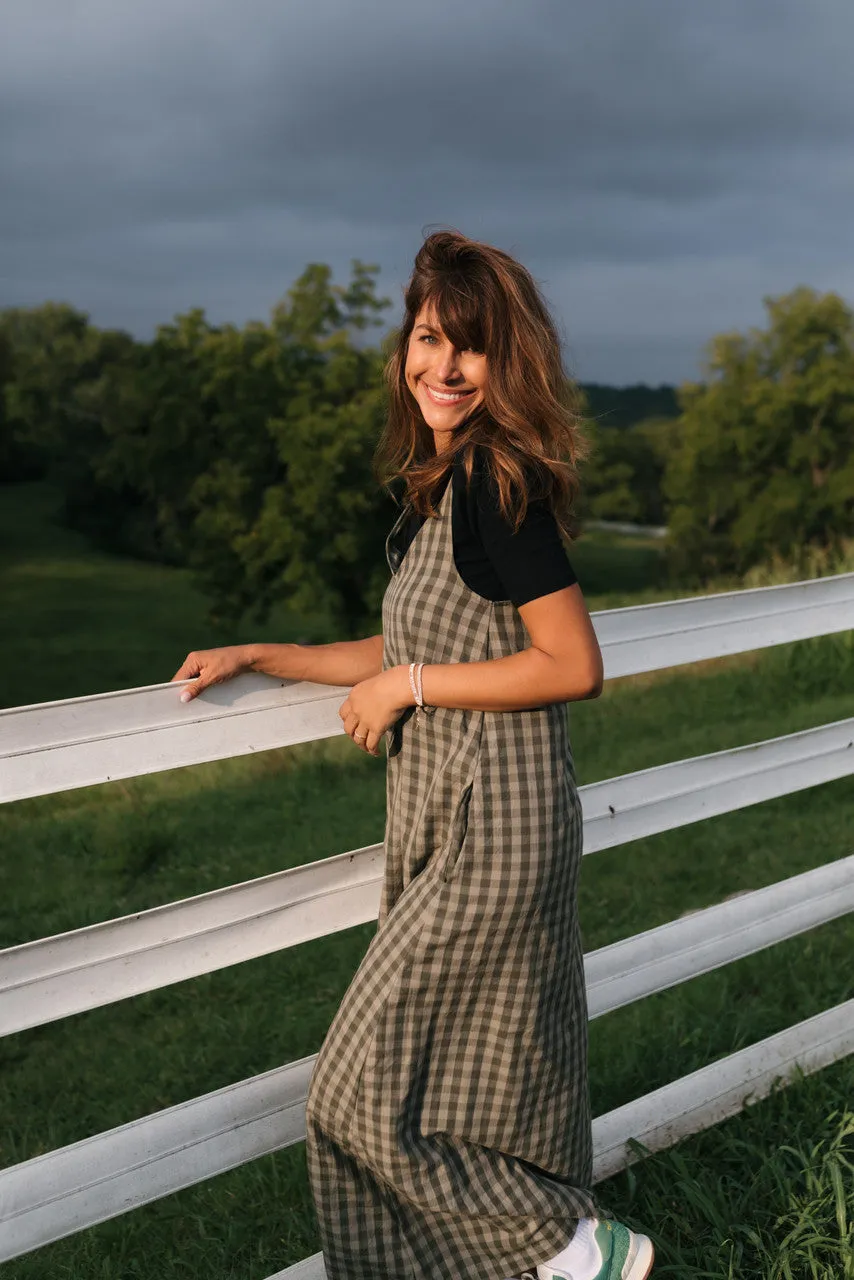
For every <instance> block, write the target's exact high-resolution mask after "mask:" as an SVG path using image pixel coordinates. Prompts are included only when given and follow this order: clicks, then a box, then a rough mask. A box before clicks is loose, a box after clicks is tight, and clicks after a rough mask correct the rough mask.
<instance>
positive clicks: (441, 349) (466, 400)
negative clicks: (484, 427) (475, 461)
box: [404, 303, 486, 453]
mask: <svg viewBox="0 0 854 1280" xmlns="http://www.w3.org/2000/svg"><path fill="white" fill-rule="evenodd" d="M404 374H405V377H406V385H407V386H408V387H409V390H410V391H411V392H412V394H413V395H414V397H415V399H416V401H417V402H418V407H419V409H420V410H421V413H422V414H423V417H424V421H425V422H426V423H427V426H428V427H431V428H432V430H433V433H434V435H435V437H436V452H437V453H441V452H442V450H443V449H445V448H446V447H447V446H448V445H449V444H450V442H451V437H452V435H453V433H454V430H455V429H456V428H457V427H459V426H460V425H461V424H462V423H463V422H464V421H465V419H466V418H467V417H468V415H469V414H470V413H471V411H472V409H474V408H476V406H477V405H479V404H482V403H483V392H484V387H485V386H486V356H485V355H483V354H482V353H481V352H478V351H458V350H457V348H456V347H455V346H454V345H453V343H452V342H451V341H450V339H449V338H446V337H445V335H444V333H443V332H442V329H441V327H440V325H439V319H438V317H437V315H436V313H435V309H434V308H433V306H432V304H431V303H427V304H426V305H425V306H423V307H422V308H421V310H420V311H419V312H418V315H417V316H416V317H415V326H414V328H413V330H412V334H411V336H410V339H409V346H408V347H407V349H406V366H405V369H404Z"/></svg>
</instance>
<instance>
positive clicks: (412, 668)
mask: <svg viewBox="0 0 854 1280" xmlns="http://www.w3.org/2000/svg"><path fill="white" fill-rule="evenodd" d="M423 667H424V663H423V662H410V664H409V687H410V689H411V690H412V696H413V698H414V699H415V722H416V724H420V722H421V713H422V712H423V710H424V693H423V689H422V684H421V672H422V670H423Z"/></svg>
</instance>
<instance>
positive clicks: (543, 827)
mask: <svg viewBox="0 0 854 1280" xmlns="http://www.w3.org/2000/svg"><path fill="white" fill-rule="evenodd" d="M386 374H387V378H388V384H389V391H390V402H389V417H388V423H387V426H386V430H385V433H384V435H383V438H382V440H381V441H380V444H379V448H378V455H377V456H378V462H379V464H380V468H381V469H382V470H384V471H385V478H386V480H387V481H391V480H393V479H395V478H402V479H403V480H404V482H405V494H404V503H403V509H402V511H401V513H400V516H399V518H398V520H397V521H396V523H395V525H394V527H393V528H392V530H391V531H390V532H389V535H388V538H387V539H386V547H385V550H386V558H387V561H388V566H389V569H390V570H391V580H390V582H389V584H388V587H387V588H386V592H385V595H384V597H383V607H382V621H383V628H382V634H381V635H379V636H370V637H367V638H366V639H364V640H357V641H350V642H342V643H339V644H332V645H305V646H301V645H250V646H246V647H245V648H241V647H236V648H234V649H220V650H213V651H208V652H203V653H194V654H190V655H189V657H188V658H187V660H186V661H185V663H184V665H183V666H182V667H181V669H180V670H179V671H178V672H177V673H176V677H175V678H176V679H188V678H191V677H197V679H196V683H195V685H193V686H187V687H186V688H185V689H184V691H183V693H182V697H184V698H192V697H194V696H196V694H197V693H198V691H199V690H200V689H203V688H205V687H207V686H208V685H210V684H212V683H215V682H217V681H219V680H224V679H229V678H230V677H231V676H233V675H236V674H237V672H238V671H240V670H245V669H246V668H247V667H249V668H252V669H255V670H261V671H266V672H269V673H270V674H273V675H277V676H280V677H284V678H286V679H302V680H311V681H317V682H320V683H326V684H333V685H346V686H349V687H350V693H349V695H348V697H347V698H346V700H345V701H344V702H343V704H342V705H341V707H340V709H339V715H340V716H341V719H342V721H343V724H344V729H345V730H346V732H347V733H348V734H349V736H350V737H351V738H352V739H353V742H354V743H355V744H356V745H357V746H358V747H359V748H360V749H361V750H363V751H367V752H370V753H371V754H373V755H378V754H379V745H380V743H381V742H382V741H383V740H384V739H385V742H386V746H387V762H386V782H387V793H386V795H387V814H386V830H385V873H384V884H383V893H382V899H381V904H380V911H379V927H378V930H377V933H376V935H375V937H374V939H373V940H372V942H371V945H370V947H369V948H368V952H367V954H366V956H365V958H364V960H363V962H362V964H361V965H360V966H359V969H358V972H357V973H356V975H355V977H354V979H353V981H352V983H351V985H350V987H349V988H348V990H347V992H346V994H345V996H344V999H343V1001H342V1003H341V1007H340V1008H339V1010H338V1012H337V1013H336V1015H335V1018H334V1020H333V1022H332V1025H331V1027H330V1028H329V1032H328V1034H327V1036H326V1039H325V1040H324V1043H323V1046H322V1048H321V1050H320V1053H319V1054H318V1056H317V1060H316V1063H315V1067H314V1071H313V1073H312V1078H311V1084H310V1088H309V1094H308V1100H307V1105H306V1149H307V1156H308V1168H309V1175H310V1178H311V1187H312V1193H313V1196H314V1201H315V1206H316V1209H317V1217H318V1225H319V1230H320V1236H321V1242H322V1245H323V1253H324V1262H325V1266H326V1274H327V1276H328V1277H329V1280H404V1278H406V1280H448V1277H451V1276H454V1277H456V1276H459V1277H461V1278H462V1277H464V1278H465V1280H474V1277H476V1276H477V1277H484V1278H485V1277H487V1276H488V1277H490V1280H500V1278H501V1277H503V1276H504V1275H505V1273H506V1271H508V1270H510V1269H516V1268H521V1267H524V1266H529V1267H533V1268H535V1269H536V1275H534V1272H533V1271H531V1272H527V1273H524V1274H526V1275H529V1276H532V1277H534V1280H555V1278H556V1277H558V1278H565V1277H571V1278H572V1280H643V1278H644V1277H645V1276H646V1275H648V1273H649V1269H650V1267H651V1265H652V1246H651V1244H650V1241H649V1240H648V1239H647V1237H646V1236H641V1235H636V1234H634V1233H633V1232H630V1231H629V1230H628V1229H627V1228H625V1227H623V1226H621V1225H620V1224H619V1223H613V1222H604V1221H600V1220H599V1217H598V1216H597V1209H596V1204H595V1200H594V1197H593V1195H592V1192H591V1189H590V1183H591V1159H592V1157H591V1136H592V1135H591V1120H590V1111H589V1102H588V1090H587V1006H586V993H585V985H584V967H583V957H582V948H581V935H580V929H579V924H578V911H577V901H576V896H577V881H578V871H579V865H580V861H581V838H582V822H581V806H580V803H579V799H578V790H577V787H576V781H575V769H574V764H573V759H572V751H571V748H570V742H569V737H568V728H567V717H566V705H565V704H566V703H567V702H571V701H576V700H578V699H582V698H591V697H596V696H597V694H598V693H599V692H600V690H601V688H602V658H601V654H600V652H599V646H598V644H597V642H596V636H595V633H594V631H593V627H592V625H591V622H590V616H589V614H588V612H587V606H586V604H585V602H584V597H583V596H582V593H581V589H580V587H579V585H578V582H577V581H576V577H575V574H574V572H573V570H572V566H571V565H570V563H569V560H568V558H567V554H566V551H565V549H564V546H563V542H562V540H561V532H562V531H563V532H564V533H566V532H568V531H570V530H571V528H572V523H573V517H572V499H573V497H574V495H575V492H576V490H577V473H576V464H577V461H578V459H579V457H580V456H581V454H582V451H583V446H582V440H581V436H580V434H579V430H578V420H577V414H576V412H575V409H574V395H573V390H572V387H571V385H570V383H569V382H568V380H567V378H566V375H565V373H564V371H563V367H562V364H561V356H560V344H559V341H558V338H557V334H556V332H555V329H554V325H553V324H552V321H551V319H550V317H549V315H548V311H547V309H546V307H545V305H544V303H543V301H542V299H541V297H540V295H539V292H538V290H537V288H536V285H535V284H534V281H533V280H532V279H531V276H530V275H529V274H528V272H527V271H526V270H525V268H524V267H523V266H521V264H520V263H518V262H516V261H515V260H514V259H513V258H511V257H510V256H509V255H507V254H505V253H503V252H502V251H501V250H499V249H495V248H492V247H491V246H489V245H484V244H479V243H477V242H476V241H472V240H467V239H466V238H465V237H464V236H461V235H459V234H458V233H456V232H439V233H437V234H435V235H432V236H430V237H428V239H427V240H426V242H425V243H424V245H423V246H422V248H421V250H420V251H419V253H418V255H417V257H416V260H415V271H414V273H413V276H412V279H411V281H410V284H409V287H408V289H407V293H406V312H405V317H404V322H403V325H402V326H401V329H400V332H399V335H398V341H397V345H396V348H395V351H394V353H393V355H392V357H391V359H390V360H389V363H388V366H387V370H386ZM416 708H417V714H413V712H414V711H415V709H416ZM518 1274H519V1273H518V1271H516V1275H517V1276H518Z"/></svg>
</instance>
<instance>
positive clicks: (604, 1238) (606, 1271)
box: [594, 1221, 632, 1280]
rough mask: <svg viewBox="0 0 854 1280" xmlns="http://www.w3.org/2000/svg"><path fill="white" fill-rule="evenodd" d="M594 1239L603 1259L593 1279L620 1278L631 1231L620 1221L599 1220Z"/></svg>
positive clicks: (617, 1279) (628, 1247)
mask: <svg viewBox="0 0 854 1280" xmlns="http://www.w3.org/2000/svg"><path fill="white" fill-rule="evenodd" d="M594 1239H595V1241H596V1243H597V1244H598V1246H599V1248H600V1249H601V1250H602V1257H603V1259H604V1261H603V1263H602V1266H601V1267H600V1268H599V1271H598V1273H597V1275H596V1277H595V1280H620V1278H621V1276H622V1274H623V1267H624V1265H625V1262H626V1259H627V1258H628V1256H629V1249H630V1247H631V1242H632V1233H631V1232H630V1231H629V1229H628V1227H624V1226H623V1224H622V1223H621V1222H608V1221H605V1222H600V1223H599V1225H598V1227H597V1228H596V1231H595V1233H594Z"/></svg>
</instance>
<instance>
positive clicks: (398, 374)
mask: <svg viewBox="0 0 854 1280" xmlns="http://www.w3.org/2000/svg"><path fill="white" fill-rule="evenodd" d="M404 303H405V308H406V310H405V315H404V320H403V324H402V325H401V327H400V329H399V330H398V332H397V334H396V338H395V340H394V346H393V349H392V351H391V355H390V357H389V359H388V361H387V363H386V366H385V379H386V385H387V389H388V400H389V404H388V417H387V421H386V425H385V428H384V430H383V432H382V434H381V436H380V440H379V443H378V446H377V451H376V455H375V465H376V469H377V474H378V477H379V479H380V482H381V483H382V484H383V485H384V486H385V487H386V488H389V487H390V485H391V484H392V483H393V482H394V481H395V480H397V479H399V478H401V477H402V478H403V479H404V481H405V491H404V501H406V502H409V503H410V504H411V505H412V506H413V507H414V509H415V510H416V511H418V512H419V514H421V515H425V516H432V515H438V511H437V509H436V504H437V501H438V497H439V496H440V494H441V491H442V489H443V487H444V484H443V482H444V480H445V478H446V477H447V475H448V471H449V469H450V468H451V467H452V466H453V464H454V462H455V461H456V459H457V457H458V456H459V455H462V458H463V464H464V468H465V473H466V477H467V479H470V477H471V473H472V468H473V466H474V462H475V451H476V449H477V448H478V446H480V447H481V449H482V450H483V453H484V455H485V461H486V465H487V468H488V471H489V473H490V475H491V478H492V481H493V483H494V484H495V486H496V488H497V492H498V497H499V506H500V510H501V512H502V515H503V516H504V518H505V519H507V520H508V521H509V522H510V523H511V524H512V527H513V528H514V530H516V529H518V528H519V525H520V524H521V522H522V520H523V519H524V517H525V512H526V511H527V508H528V502H529V501H532V500H534V499H539V498H545V499H546V500H547V502H548V504H549V506H550V508H551V510H552V511H553V513H554V516H555V519H556V521H557V523H558V526H559V528H560V529H561V532H562V533H563V534H564V535H565V536H566V537H572V536H573V535H574V534H575V533H576V532H577V521H576V517H575V515H574V510H573V508H574V504H575V501H576V498H577V496H578V492H579V478H578V465H579V463H580V462H581V461H582V460H583V459H584V457H586V455H587V452H588V446H587V443H586V441H585V439H584V436H583V433H582V431H581V425H580V424H581V417H580V396H579V393H578V391H577V389H576V387H575V384H574V383H573V382H572V381H571V380H570V378H569V377H568V375H567V373H566V372H565V370H564V366H563V359H562V356H561V348H560V339H559V338H558V334H557V331H556V328H555V324H554V321H553V320H552V318H551V316H550V314H549V311H548V307H547V306H546V303H545V301H544V300H543V298H542V296H541V294H540V291H539V289H538V288H537V285H536V284H535V282H534V279H533V277H532V276H531V274H530V272H528V271H527V270H526V268H525V267H523V266H522V265H521V263H519V262H517V261H516V260H515V258H512V257H510V255H509V254H507V253H504V252H503V251H502V250H501V249H495V248H493V247H492V246H491V245H488V244H482V243H480V242H479V241H476V240H469V239H468V238H467V237H466V236H464V235H461V234H460V233H459V232H458V231H452V230H449V231H437V232H434V233H433V234H432V235H429V236H428V237H427V238H426V239H425V241H424V243H423V245H422V246H421V248H420V249H419V251H418V254H417V256H416V258H415V267H414V270H413V273H412V277H411V279H410V281H409V284H408V285H407V287H406V291H405V294H404ZM425 303H426V304H432V306H433V307H434V308H435V311H436V315H437V317H438V320H439V323H440V325H441V327H442V331H443V332H444V334H445V336H446V337H447V338H448V339H449V340H450V341H451V342H452V343H453V344H454V346H455V347H456V348H457V349H458V350H461V351H462V350H467V349H471V350H474V351H479V352H483V353H484V355H485V356H486V362H487V363H486V368H487V377H486V384H485V386H484V398H483V403H482V404H481V405H479V406H478V407H477V408H476V409H475V410H474V411H473V412H472V413H471V415H470V416H469V417H468V418H467V419H466V420H465V421H464V422H463V423H462V424H461V425H460V426H459V427H458V428H457V429H456V430H455V431H454V435H453V439H452V444H451V446H450V448H448V449H446V450H443V451H442V452H441V453H439V454H437V453H436V446H435V438H434V436H433V432H432V430H431V429H430V427H428V426H427V424H426V422H425V421H424V418H423V416H422V414H421V410H420V408H419V407H418V403H417V401H416V400H415V397H414V396H413V395H412V392H411V391H410V390H409V387H408V386H407V383H406V377H405V370H406V354H407V350H408V347H409V340H410V337H411V335H412V331H413V329H414V327H415V320H416V317H417V315H418V313H419V311H420V310H421V308H422V307H423V306H424V305H425Z"/></svg>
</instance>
